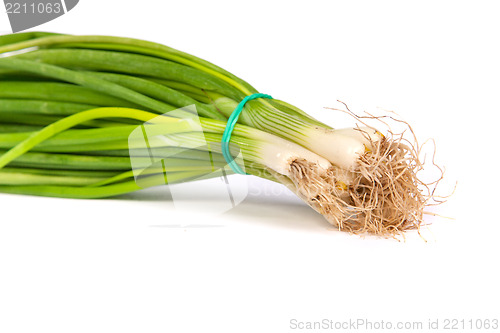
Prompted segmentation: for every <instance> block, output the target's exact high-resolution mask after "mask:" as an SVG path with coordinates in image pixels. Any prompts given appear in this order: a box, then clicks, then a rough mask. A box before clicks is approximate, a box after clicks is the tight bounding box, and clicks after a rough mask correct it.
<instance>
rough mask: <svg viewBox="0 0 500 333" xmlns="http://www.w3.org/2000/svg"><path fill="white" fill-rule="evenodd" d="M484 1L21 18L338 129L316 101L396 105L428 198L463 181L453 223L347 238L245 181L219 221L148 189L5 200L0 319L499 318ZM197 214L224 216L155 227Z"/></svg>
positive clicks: (265, 325) (497, 54) (492, 113)
mask: <svg viewBox="0 0 500 333" xmlns="http://www.w3.org/2000/svg"><path fill="white" fill-rule="evenodd" d="M498 7H499V6H498V2H497V1H469V2H465V1H418V2H417V1H413V2H410V1H308V2H306V1H252V2H236V1H148V0H142V1H137V2H136V1H111V0H108V1H98V0H82V1H80V3H79V4H78V5H77V6H76V7H75V8H74V9H73V10H72V11H70V12H69V13H68V14H66V15H64V16H63V17H60V18H58V19H56V20H54V21H53V22H49V23H47V24H44V25H43V26H41V27H38V28H36V30H44V31H55V32H66V33H73V34H109V35H119V36H129V37H137V38H142V39H148V40H152V41H156V42H160V43H164V44H167V45H169V46H172V47H175V48H178V49H181V50H183V51H187V52H190V53H193V54H195V55H197V56H200V57H202V58H204V59H207V60H210V61H212V62H215V63H216V64H218V65H220V66H222V67H224V68H226V69H228V70H230V71H232V72H233V73H235V74H237V75H239V76H240V77H242V78H244V79H245V80H247V81H249V82H250V83H252V84H253V85H254V86H255V87H257V89H259V90H260V91H261V92H265V93H269V94H272V95H273V96H274V97H276V98H280V99H283V100H286V101H288V102H290V103H292V104H295V105H297V106H299V107H301V108H302V109H304V110H307V111H308V112H310V113H311V114H313V115H315V116H317V117H318V118H320V119H322V120H325V121H328V122H329V123H330V124H332V125H333V126H340V125H341V126H345V125H347V124H348V122H349V121H350V120H349V119H348V118H346V117H345V116H344V115H342V114H339V113H335V112H333V111H330V110H325V109H323V107H325V106H331V107H338V106H339V104H338V103H337V102H336V100H342V101H344V102H346V103H348V104H349V106H350V107H351V109H352V110H354V111H357V112H362V111H363V110H374V109H375V108H376V107H381V108H384V109H390V110H394V111H396V112H397V113H398V114H399V115H400V116H401V117H402V118H403V119H405V120H406V121H408V122H410V123H411V124H412V125H413V127H414V129H415V131H416V133H417V135H418V136H419V138H421V140H425V139H426V138H434V139H435V141H436V144H437V155H436V162H437V163H438V164H440V165H444V166H445V167H446V178H445V180H444V182H443V189H442V190H443V193H444V194H446V193H449V191H451V189H452V188H453V186H454V184H455V182H457V184H458V185H457V189H456V192H455V194H454V195H453V196H452V197H451V198H450V199H449V201H448V202H447V203H446V204H444V205H442V206H440V207H438V208H434V209H433V211H434V212H436V213H438V214H441V215H444V216H448V217H454V218H455V219H454V220H451V219H447V218H437V217H432V216H428V217H427V220H426V221H427V222H429V223H432V225H431V226H429V227H425V228H424V229H423V230H422V234H423V236H424V238H425V239H426V241H424V240H423V239H422V238H421V237H420V236H419V235H418V234H417V233H415V232H410V233H408V234H407V239H406V241H400V242H398V241H396V240H392V239H382V238H376V237H364V238H361V237H359V236H353V235H349V234H347V233H342V232H338V231H336V230H334V229H333V228H332V227H329V225H328V224H327V223H326V222H325V221H324V220H323V219H322V217H321V216H319V215H318V214H316V213H314V212H313V211H312V210H311V209H309V208H308V207H307V206H305V205H304V204H302V203H301V202H300V201H299V200H298V199H296V198H294V197H293V196H291V195H290V194H289V193H288V192H286V191H284V190H283V189H282V188H281V187H279V186H278V185H272V184H269V183H267V182H264V181H260V180H257V179H254V178H253V177H251V178H249V179H245V180H241V179H238V180H236V181H241V182H244V181H247V180H248V182H249V189H250V195H249V197H248V198H247V199H246V200H245V201H244V202H243V203H242V204H240V205H239V206H238V207H237V208H235V209H234V210H232V211H230V212H228V213H226V214H224V215H222V216H219V217H214V216H211V215H205V214H203V211H202V212H199V213H200V214H201V215H194V214H188V213H186V212H182V213H180V212H178V211H175V210H174V208H173V206H172V203H171V201H170V200H169V197H168V193H166V192H165V191H161V190H150V191H145V192H143V193H138V194H136V195H128V196H125V197H122V198H120V199H110V200H101V201H99V200H94V201H78V200H58V199H48V198H31V197H22V196H10V195H0V209H1V215H0V216H1V218H0V332H9V333H10V332H293V331H299V330H297V329H295V330H293V329H291V328H290V320H291V319H297V320H298V321H303V322H305V321H319V320H322V319H331V320H334V321H346V320H349V319H357V318H366V319H369V320H372V321H381V320H384V321H394V322H396V321H423V322H424V327H426V325H427V322H428V319H429V318H431V319H439V320H440V325H442V324H443V322H444V320H445V319H447V318H448V319H453V318H457V319H466V320H468V319H492V318H498V319H500V318H499V317H500V315H499V313H500V312H499V310H500V306H499V296H500V295H499V287H498V281H499V278H500V276H499V273H498V258H497V254H498V251H499V249H500V248H499V245H498V239H499V238H498V231H499V227H498V224H499V222H500V221H499V218H498V215H497V212H498V206H499V201H498V199H499V196H498V192H497V191H498V188H499V187H498V186H499V185H500V184H499V182H498V166H497V161H498V158H497V155H498V137H497V128H498V125H497V122H498V118H499V117H498V112H499V111H500V108H499V106H500V102H499V101H498V94H499V88H500V83H499V80H500V79H499V78H500V66H499V59H500V51H499V48H498V32H499V31H500V21H499V20H498V12H499V11H498V10H499V9H500V8H498ZM0 19H1V21H0V30H4V31H5V30H8V29H9V25H8V22H7V21H6V16H5V14H3V13H2V16H0ZM235 177H240V176H235ZM277 193H279V194H277ZM195 209H196V207H193V210H195ZM201 220H203V222H209V223H210V222H213V223H214V224H221V223H222V224H224V226H222V227H212V228H208V227H206V228H189V227H187V228H171V227H166V225H167V224H168V223H167V222H168V221H182V222H183V223H197V222H199V221H201ZM441 327H442V326H441ZM379 331H380V330H379ZM424 331H425V330H424ZM490 331H491V330H490Z"/></svg>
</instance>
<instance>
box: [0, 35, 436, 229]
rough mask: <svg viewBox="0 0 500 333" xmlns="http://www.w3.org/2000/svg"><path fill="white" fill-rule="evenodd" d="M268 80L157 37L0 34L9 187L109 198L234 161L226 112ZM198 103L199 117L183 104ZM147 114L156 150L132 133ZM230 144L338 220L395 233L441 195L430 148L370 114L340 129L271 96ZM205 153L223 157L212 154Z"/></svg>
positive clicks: (2, 134) (0, 146)
mask: <svg viewBox="0 0 500 333" xmlns="http://www.w3.org/2000/svg"><path fill="white" fill-rule="evenodd" d="M257 92H258V91H257V90H256V89H255V88H253V87H252V86H251V85H249V84H248V83H247V82H245V81H243V80H242V79H240V78H238V77H236V76H235V75H233V74H231V73H229V72H227V71H225V70H223V69H222V68H220V67H218V66H215V65H214V64H212V63H209V62H207V61H204V60H202V59H199V58H197V57H195V56H192V55H189V54H186V53H184V52H180V51H178V50H175V49H172V48H170V47H167V46H164V45H160V44H156V43H153V42H148V41H143V40H137V39H130V38H121V37H110V36H73V35H62V34H54V33H43V32H29V33H20V34H11V35H4V36H0V192H4V193H14V194H27V195H39V196H52V197H63V198H103V197H111V196H117V195H120V194H124V193H129V192H133V191H136V190H139V189H141V188H143V187H149V186H156V185H160V184H165V183H166V182H168V183H169V184H173V183H178V182H185V181H190V180H194V179H199V178H200V177H203V176H204V175H208V174H210V175H217V172H214V170H215V171H216V170H222V171H224V170H225V169H224V167H222V168H219V167H220V166H221V165H225V163H226V161H225V160H224V158H223V156H222V154H221V145H220V144H217V143H220V142H221V139H222V136H223V133H224V130H225V128H226V121H227V119H228V117H229V116H230V115H231V113H232V112H233V111H234V110H235V108H236V107H237V106H238V104H239V103H240V102H241V101H242V99H244V98H245V97H246V96H249V95H252V94H255V93H257ZM187 106H194V107H195V108H196V111H197V113H198V115H199V118H198V117H197V115H196V114H195V113H193V112H190V111H189V109H180V108H185V107H187ZM179 109H180V110H179ZM138 127H140V128H142V129H145V130H147V132H148V133H149V137H150V139H151V140H149V142H148V147H147V149H144V147H143V146H141V144H140V143H139V142H138V141H137V142H136V141H135V140H133V139H130V138H131V134H132V133H133V132H134V130H136V129H137V128H138ZM151 133H153V134H154V135H153V137H152V134H151ZM204 143H208V144H204ZM230 149H231V153H232V154H233V155H237V154H238V151H239V152H241V156H242V157H243V158H242V160H239V161H238V163H240V164H241V166H242V167H243V168H244V170H245V172H246V173H248V174H251V175H255V176H259V177H263V178H266V179H269V180H272V181H276V182H279V183H282V184H284V185H286V186H287V187H288V188H290V189H291V190H292V191H294V192H295V193H296V194H297V195H298V196H299V197H300V198H301V199H303V200H304V201H305V202H306V203H307V204H308V205H309V206H311V207H312V208H313V209H315V210H316V211H317V212H319V213H320V214H322V215H323V216H324V217H325V218H326V219H327V221H328V222H330V223H331V224H333V225H335V226H337V227H338V228H339V229H340V230H345V231H350V232H354V233H364V232H368V233H375V234H382V235H388V234H398V233H401V232H402V231H404V230H407V229H415V228H418V227H419V226H420V224H421V223H422V215H423V208H424V206H425V205H426V204H427V201H428V199H429V195H428V194H425V193H424V192H423V191H422V185H424V184H423V183H422V182H421V181H420V180H419V179H418V177H417V173H418V171H419V170H420V169H421V164H420V162H419V160H418V154H417V153H416V151H415V149H414V148H413V147H411V146H409V145H405V144H403V143H402V142H401V141H400V140H396V139H394V138H393V137H390V136H384V135H382V134H381V133H380V132H378V131H377V130H375V129H373V128H371V127H367V126H363V127H359V126H356V127H354V128H347V129H337V130H334V129H332V128H331V127H330V126H328V125H326V124H323V123H321V122H319V121H317V120H315V119H314V118H312V117H311V116H309V115H308V114H307V113H305V112H304V111H302V110H300V109H298V108H297V107H295V106H293V105H290V104H288V103H286V102H283V101H281V100H277V99H262V98H259V99H254V100H252V101H249V102H248V103H246V104H245V107H244V109H243V112H242V113H241V116H240V118H239V122H238V124H237V125H236V126H235V128H234V132H233V134H232V137H231V147H230ZM146 150H147V151H146ZM152 150H153V151H155V154H160V155H161V154H162V153H163V154H166V155H165V156H169V160H168V161H167V163H163V165H161V167H155V168H151V167H150V168H146V167H144V166H142V165H141V166H139V167H137V166H132V165H131V155H132V154H133V155H134V158H139V159H140V158H142V159H143V160H144V161H147V159H148V157H150V155H148V154H151V151H152ZM207 152H209V153H210V156H211V157H210V158H211V160H212V161H216V163H215V164H213V163H212V164H211V165H207V163H206V156H207ZM156 156H158V155H156ZM145 163H146V162H145ZM146 164H147V163H146ZM138 168H140V170H137V169H138ZM222 171H221V172H222ZM138 173H139V174H140V175H141V182H140V185H141V186H139V185H138V181H137V174H138Z"/></svg>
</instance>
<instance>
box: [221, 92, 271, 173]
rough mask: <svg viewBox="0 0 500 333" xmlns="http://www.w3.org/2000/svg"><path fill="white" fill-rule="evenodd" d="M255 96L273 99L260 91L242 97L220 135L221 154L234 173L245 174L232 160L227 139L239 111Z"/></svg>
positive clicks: (229, 138) (238, 115)
mask: <svg viewBox="0 0 500 333" xmlns="http://www.w3.org/2000/svg"><path fill="white" fill-rule="evenodd" d="M256 98H268V99H273V98H272V97H271V96H270V95H267V94H261V93H256V94H252V95H249V96H247V97H245V98H243V100H242V101H241V102H240V104H238V106H237V107H236V108H235V109H234V111H233V112H232V113H231V116H229V119H228V120H227V124H226V128H225V129H224V134H223V135H222V142H221V143H222V146H221V149H222V155H223V156H224V159H225V160H226V162H227V164H228V165H229V166H230V167H231V169H232V170H233V171H234V172H235V173H239V174H242V175H247V173H246V172H245V171H243V170H241V168H240V166H239V165H238V164H237V163H236V162H235V161H234V158H233V156H231V152H230V151H229V141H231V134H233V130H234V126H235V125H236V123H237V122H238V118H239V117H240V113H241V111H243V107H244V106H245V104H246V103H247V102H248V101H251V100H252V99H256Z"/></svg>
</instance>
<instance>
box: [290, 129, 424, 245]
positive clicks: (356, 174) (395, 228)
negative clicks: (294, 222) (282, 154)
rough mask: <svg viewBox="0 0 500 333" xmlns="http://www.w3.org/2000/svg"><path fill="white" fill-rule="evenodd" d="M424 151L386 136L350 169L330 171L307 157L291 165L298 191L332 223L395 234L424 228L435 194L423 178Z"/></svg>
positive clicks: (357, 230) (347, 228) (351, 229)
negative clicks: (420, 176)
mask: <svg viewBox="0 0 500 333" xmlns="http://www.w3.org/2000/svg"><path fill="white" fill-rule="evenodd" d="M418 155H419V152H418V149H415V148H414V147H413V146H411V145H409V146H408V145H405V144H403V143H402V142H401V139H399V140H394V139H387V138H384V139H381V140H379V141H377V142H373V143H372V149H371V150H370V151H368V152H366V153H365V154H364V155H363V156H360V158H359V161H358V165H357V166H356V167H355V170H352V171H350V172H347V171H344V170H341V169H339V168H336V167H332V168H330V169H329V170H327V171H326V172H324V171H320V170H319V168H318V167H317V166H316V165H315V164H313V163H310V162H308V161H306V160H299V159H297V160H295V161H293V162H292V163H291V166H290V168H291V175H290V179H291V180H292V182H293V183H294V184H295V187H296V189H297V194H298V195H299V196H300V197H301V198H302V199H303V200H305V201H306V202H307V203H308V204H309V205H310V206H311V207H312V208H313V209H315V210H316V211H317V212H319V213H320V214H322V215H323V216H324V217H325V218H326V219H327V220H328V222H330V223H331V224H332V225H335V226H337V227H338V228H339V229H340V230H344V231H349V232H352V233H372V234H377V235H384V236H395V235H399V234H401V233H402V232H403V231H405V230H409V229H418V228H419V227H420V225H421V224H422V218H423V209H424V207H425V206H426V205H427V203H428V200H429V199H430V198H432V193H433V192H432V191H431V190H430V188H429V185H430V184H425V183H424V182H422V181H421V180H419V179H418V177H417V173H418V172H419V171H420V170H421V169H422V163H421V162H420V160H419V158H418Z"/></svg>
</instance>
